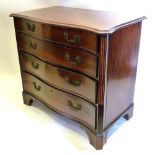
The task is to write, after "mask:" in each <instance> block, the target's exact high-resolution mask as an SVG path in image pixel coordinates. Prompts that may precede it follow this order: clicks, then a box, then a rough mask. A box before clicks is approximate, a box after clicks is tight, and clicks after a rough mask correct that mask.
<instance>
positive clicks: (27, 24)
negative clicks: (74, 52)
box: [14, 17, 97, 53]
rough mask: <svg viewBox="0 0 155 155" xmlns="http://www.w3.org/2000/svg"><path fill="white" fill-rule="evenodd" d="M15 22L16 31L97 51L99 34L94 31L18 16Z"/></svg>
mask: <svg viewBox="0 0 155 155" xmlns="http://www.w3.org/2000/svg"><path fill="white" fill-rule="evenodd" d="M14 23H15V29H16V31H20V32H23V33H25V34H28V35H30V36H33V37H37V38H40V39H43V40H49V41H52V42H56V43H62V44H65V45H68V46H75V47H78V48H84V49H86V50H89V51H92V52H95V53H96V52H97V34H95V33H93V32H89V31H85V30H82V29H75V28H67V27H60V26H54V25H49V24H43V23H38V22H35V21H31V20H27V19H22V18H17V17H15V18H14Z"/></svg>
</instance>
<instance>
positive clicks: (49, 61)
mask: <svg viewBox="0 0 155 155" xmlns="http://www.w3.org/2000/svg"><path fill="white" fill-rule="evenodd" d="M11 16H12V17H14V26H15V33H16V41H17V47H18V56H19V62H20V69H21V77H22V83H23V100H24V103H25V104H26V105H32V103H33V102H36V101H40V102H41V103H43V104H44V105H46V106H47V107H48V108H50V109H51V110H53V111H55V112H57V113H59V114H61V115H62V116H64V117H67V118H69V119H72V120H74V121H76V122H78V123H79V124H80V125H81V126H82V127H83V128H84V129H85V130H86V132H87V134H88V137H89V140H90V144H91V145H93V146H94V147H95V148H96V149H102V147H103V145H104V144H105V143H106V140H107V133H108V131H109V129H110V128H111V127H112V126H113V124H114V123H115V122H116V121H117V120H118V119H119V118H120V117H124V118H125V119H130V118H131V117H132V113H133V106H134V104H133V94H134V88H135V80H136V69H137V60H138V53H139V43H140V34H141V25H142V20H143V19H145V18H146V17H145V16H140V17H139V16H136V15H135V16H132V17H131V16H129V14H127V15H125V13H120V14H119V13H117V14H116V13H112V12H104V11H95V10H84V9H77V8H67V7H59V6H55V7H49V8H44V9H37V10H32V11H26V12H19V13H14V14H11ZM124 17H126V18H124ZM40 102H37V103H40ZM51 134H54V133H51ZM81 145H82V142H81Z"/></svg>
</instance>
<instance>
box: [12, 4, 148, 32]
mask: <svg viewBox="0 0 155 155" xmlns="http://www.w3.org/2000/svg"><path fill="white" fill-rule="evenodd" d="M10 16H13V17H18V18H19V17H20V18H24V19H29V20H32V21H35V22H36V21H37V22H41V23H46V24H52V25H59V26H62V27H69V28H78V29H79V28H80V29H84V30H88V31H92V32H95V33H100V34H102V33H112V32H114V31H116V30H118V29H120V28H123V27H125V26H127V25H129V24H133V23H137V22H140V21H142V20H143V19H145V18H146V17H145V16H141V15H138V14H133V13H132V14H129V12H127V13H125V12H123V13H122V12H120V13H118V12H107V11H96V10H87V9H78V8H68V7H62V6H55V7H49V8H43V9H36V10H32V11H25V12H18V13H13V14H11V15H10Z"/></svg>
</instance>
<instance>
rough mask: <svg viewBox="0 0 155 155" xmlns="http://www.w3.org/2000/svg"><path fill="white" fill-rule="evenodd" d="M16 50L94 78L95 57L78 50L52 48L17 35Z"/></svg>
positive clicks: (30, 38)
mask: <svg viewBox="0 0 155 155" xmlns="http://www.w3.org/2000/svg"><path fill="white" fill-rule="evenodd" d="M16 36H17V42H18V50H23V51H26V52H28V53H30V54H33V55H35V56H37V57H39V58H40V59H43V60H46V61H48V62H51V63H54V64H59V65H63V66H67V67H70V68H72V69H75V70H79V71H82V72H84V73H86V74H88V75H91V76H92V77H93V76H96V74H97V73H96V68H97V56H95V55H93V54H90V53H88V52H85V51H81V50H79V49H72V48H65V47H60V46H54V45H51V44H49V43H46V42H43V41H40V40H38V39H35V38H32V37H29V36H26V35H22V34H20V33H17V35H16Z"/></svg>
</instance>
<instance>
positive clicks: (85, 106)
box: [22, 72, 96, 129]
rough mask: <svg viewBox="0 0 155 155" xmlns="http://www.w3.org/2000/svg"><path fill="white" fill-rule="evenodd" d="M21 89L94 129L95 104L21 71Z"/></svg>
mask: <svg viewBox="0 0 155 155" xmlns="http://www.w3.org/2000/svg"><path fill="white" fill-rule="evenodd" d="M22 79H23V89H24V91H26V92H30V93H31V94H34V95H36V96H37V97H39V98H41V99H42V100H44V101H45V102H46V103H47V104H48V106H50V107H51V108H54V109H56V110H57V111H58V112H62V113H64V114H66V115H69V116H72V117H73V118H76V119H78V120H79V121H82V122H84V123H85V124H87V125H89V126H91V127H92V128H93V129H95V117H96V106H95V105H92V104H91V103H89V102H87V101H85V100H83V99H81V98H78V97H76V96H74V95H70V94H68V93H64V92H62V91H60V90H58V89H55V88H53V87H50V86H49V85H47V84H45V83H43V82H42V81H40V80H39V79H37V78H36V77H34V76H32V75H30V74H28V73H25V72H23V73H22Z"/></svg>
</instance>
